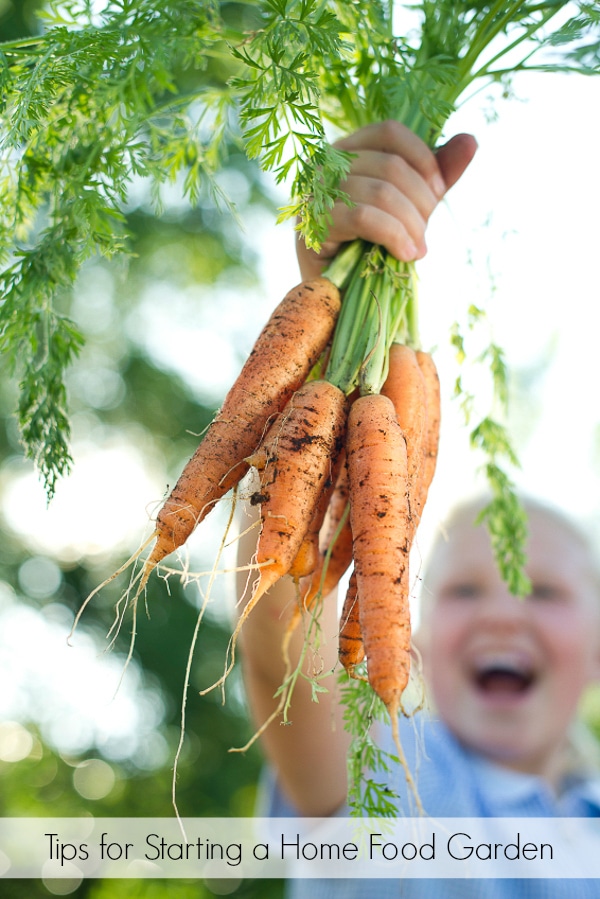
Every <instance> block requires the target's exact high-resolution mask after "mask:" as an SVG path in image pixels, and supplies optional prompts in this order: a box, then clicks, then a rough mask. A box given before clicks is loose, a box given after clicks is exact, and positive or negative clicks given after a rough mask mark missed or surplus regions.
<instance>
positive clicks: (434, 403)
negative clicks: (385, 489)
mask: <svg viewBox="0 0 600 899" xmlns="http://www.w3.org/2000/svg"><path fill="white" fill-rule="evenodd" d="M416 357H417V363H418V365H419V368H420V369H421V372H422V373H423V381H424V385H425V402H426V406H427V423H426V430H425V434H424V439H423V444H424V452H423V471H422V474H421V477H420V489H419V496H418V497H417V515H418V516H419V518H420V517H421V515H422V513H423V507H424V506H425V502H426V500H427V495H428V493H429V488H430V486H431V482H432V480H433V476H434V474H435V469H436V465H437V458H438V452H439V443H440V423H441V397H440V379H439V375H438V372H437V368H436V365H435V362H434V361H433V357H432V356H431V354H430V353H425V352H423V351H422V350H417V352H416Z"/></svg>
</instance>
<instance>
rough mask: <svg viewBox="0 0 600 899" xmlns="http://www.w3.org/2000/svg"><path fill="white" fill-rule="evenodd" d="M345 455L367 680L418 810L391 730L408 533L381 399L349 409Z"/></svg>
mask: <svg viewBox="0 0 600 899" xmlns="http://www.w3.org/2000/svg"><path fill="white" fill-rule="evenodd" d="M346 454H347V457H348V474H349V479H350V519H351V525H352V534H353V537H354V567H355V571H356V582H357V589H358V595H359V597H360V605H359V620H360V628H361V632H362V639H363V644H364V650H365V655H366V660H367V677H368V680H369V683H370V685H371V686H372V688H373V690H374V691H375V693H376V694H377V695H378V696H379V698H380V699H381V700H382V702H383V703H384V704H385V706H386V708H387V710H388V712H389V715H390V721H391V726H392V736H393V739H394V743H395V746H396V750H397V752H398V758H399V760H400V763H401V765H402V767H403V769H404V774H405V777H406V780H407V783H408V785H409V786H410V788H411V790H412V792H413V795H414V797H415V800H416V803H417V808H418V809H419V810H421V805H420V800H419V796H418V792H417V790H416V787H415V784H414V780H413V778H412V775H411V772H410V770H409V768H408V765H407V762H406V758H405V756H404V753H403V750H402V745H401V742H400V732H399V727H398V715H399V713H400V711H401V710H402V693H403V692H404V690H405V688H406V686H407V684H408V679H409V674H410V654H411V628H410V609H409V579H408V559H409V553H410V545H411V538H412V534H413V533H414V529H413V526H412V522H411V518H410V510H409V506H408V458H407V452H406V440H405V438H404V434H403V433H402V429H401V428H400V425H399V424H398V420H397V418H396V413H395V410H394V406H393V403H392V401H391V400H390V399H389V398H388V397H386V396H384V395H383V394H381V393H380V394H372V395H368V396H363V397H361V398H360V399H358V400H356V402H355V403H354V404H353V405H352V407H351V408H350V414H349V416H348V437H347V441H346Z"/></svg>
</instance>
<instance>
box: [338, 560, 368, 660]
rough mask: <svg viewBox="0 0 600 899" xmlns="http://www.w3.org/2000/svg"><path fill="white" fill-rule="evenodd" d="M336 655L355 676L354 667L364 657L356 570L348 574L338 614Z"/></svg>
mask: <svg viewBox="0 0 600 899" xmlns="http://www.w3.org/2000/svg"><path fill="white" fill-rule="evenodd" d="M338 655H339V658H340V662H341V663H342V665H343V666H344V668H345V669H346V671H347V672H348V674H349V675H350V677H357V676H358V675H357V674H356V673H355V668H356V666H357V665H359V664H360V663H361V662H362V661H363V659H364V657H365V647H364V644H363V639H362V632H361V629H360V620H359V597H358V589H357V585H356V572H354V571H353V572H352V574H351V575H350V581H349V583H348V590H347V591H346V598H345V600H344V605H343V607H342V613H341V615H340V636H339V646H338Z"/></svg>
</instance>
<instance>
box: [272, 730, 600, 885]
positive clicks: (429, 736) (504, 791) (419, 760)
mask: <svg viewBox="0 0 600 899" xmlns="http://www.w3.org/2000/svg"><path fill="white" fill-rule="evenodd" d="M417 721H418V722H419V723H418V724H417ZM401 726H402V746H403V749H404V751H405V754H406V758H407V762H408V765H409V769H410V771H411V772H414V773H415V775H416V777H415V779H416V782H417V788H418V792H419V796H420V799H421V802H422V804H423V807H424V809H425V813H426V814H428V815H430V816H432V817H435V818H456V817H468V818H487V817H491V818H499V817H510V818H528V817H537V818H545V817H561V818H563V817H577V818H598V817H600V778H599V777H587V776H580V777H572V778H570V779H569V780H568V781H567V782H565V784H564V788H563V789H562V791H561V792H560V794H559V795H556V794H555V793H554V791H553V790H552V789H551V788H550V786H549V785H548V783H547V782H546V781H545V780H544V779H542V778H540V777H536V776H532V775H528V774H521V773H519V772H515V771H512V770H509V769H507V768H503V767H500V766H498V765H495V764H493V763H491V762H489V761H487V760H486V759H484V758H482V757H480V756H478V755H477V754H475V753H473V752H472V751H470V750H468V749H466V748H465V747H464V746H462V745H461V744H460V743H459V742H458V741H457V740H456V739H455V738H454V736H453V735H452V734H451V733H450V732H449V731H448V729H447V728H446V727H445V726H444V725H443V724H442V723H441V722H439V721H435V720H431V719H429V718H425V717H424V716H417V719H416V720H415V719H409V720H404V721H403V722H402V725H401ZM380 742H381V745H382V746H383V748H384V749H387V750H389V751H390V752H391V753H394V749H393V744H392V741H391V734H390V733H389V732H387V731H386V732H385V733H384V734H383V735H382V739H381V741H380ZM266 783H267V786H266V789H265V792H264V795H263V799H264V801H265V805H264V810H263V812H262V814H263V815H264V816H273V817H294V816H295V815H296V814H297V813H296V812H295V810H294V809H293V807H292V806H291V805H290V804H289V803H288V802H287V801H286V800H285V798H284V797H283V796H282V794H281V793H280V791H279V790H278V788H277V786H276V784H275V782H274V779H273V778H272V776H270V775H269V776H268V778H267V781H266ZM390 787H391V788H392V789H393V790H394V791H395V792H396V793H397V794H398V795H399V796H400V802H401V804H402V805H403V808H402V809H401V814H407V813H408V814H412V810H411V808H410V793H409V791H408V790H407V787H406V783H405V780H404V775H403V772H402V770H401V769H400V767H399V766H398V771H397V772H396V773H395V774H394V776H393V777H392V778H391V782H390ZM340 814H341V815H344V814H347V809H342V810H340ZM598 851H599V852H600V845H599V846H598ZM286 895H287V897H288V899H365V897H371V896H377V899H594V897H600V881H598V880H596V881H590V880H583V879H570V880H560V879H550V878H548V879H520V880H516V879H500V878H497V879H483V880H482V879H472V880H468V879H463V878H461V879H456V880H453V879H446V880H439V879H412V878H411V879H405V880H382V879H377V880H366V879H355V880H347V879H344V880H342V879H338V880H336V879H328V880H308V881H306V880H291V881H289V883H288V887H287V894H286Z"/></svg>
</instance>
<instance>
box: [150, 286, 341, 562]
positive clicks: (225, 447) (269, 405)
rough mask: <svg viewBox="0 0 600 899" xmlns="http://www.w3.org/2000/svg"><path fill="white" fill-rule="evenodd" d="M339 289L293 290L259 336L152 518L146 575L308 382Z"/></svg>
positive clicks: (238, 473)
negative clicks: (153, 537)
mask: <svg viewBox="0 0 600 899" xmlns="http://www.w3.org/2000/svg"><path fill="white" fill-rule="evenodd" d="M339 308H340V296H339V291H338V289H337V288H336V287H335V285H334V284H332V282H331V281H329V280H327V279H326V278H316V279H314V280H313V281H308V282H303V283H302V284H299V285H298V286H297V287H295V288H293V289H292V290H291V291H289V293H288V294H287V295H286V296H285V298H284V299H283V300H282V301H281V303H280V304H279V306H277V308H276V309H275V311H274V312H273V314H272V315H271V317H270V319H269V321H268V322H267V324H266V325H265V327H264V328H263V330H262V332H261V334H260V335H259V337H258V339H257V341H256V343H255V345H254V348H253V349H252V352H251V353H250V356H249V357H248V359H247V360H246V362H245V364H244V366H243V368H242V371H241V373H240V375H239V377H238V378H237V380H236V382H235V384H234V385H233V387H232V388H231V390H230V391H229V393H228V394H227V397H226V398H225V401H224V403H223V406H222V408H221V409H220V411H219V413H218V414H217V416H216V417H215V419H214V420H213V422H212V423H211V425H210V426H209V428H208V430H207V432H206V434H205V436H204V438H203V440H202V442H201V443H200V445H199V447H198V449H197V450H196V452H195V453H194V455H193V456H192V458H191V459H190V460H189V462H188V463H187V465H186V466H185V468H184V470H183V472H182V474H181V475H180V477H179V480H178V481H177V483H176V484H175V487H174V488H173V490H172V491H171V493H170V495H169V497H168V499H167V500H166V502H165V503H164V505H163V507H162V508H161V510H160V512H159V513H158V516H157V520H156V538H157V539H156V543H155V546H154V548H153V550H152V552H151V554H150V556H149V557H148V559H147V562H146V572H145V578H146V579H147V577H148V575H149V574H150V572H151V570H152V569H153V568H154V567H155V566H156V565H157V564H158V563H159V562H160V561H161V560H162V559H163V558H164V557H165V556H167V555H169V553H171V552H173V551H174V550H175V549H178V548H179V547H180V546H182V545H183V544H184V543H185V541H186V540H187V539H188V537H189V536H190V534H191V533H192V531H193V530H194V528H195V527H196V526H197V525H198V524H199V522H200V521H202V519H203V518H204V517H205V516H206V515H207V514H208V513H209V512H210V510H211V509H212V508H213V506H214V504H215V503H216V502H217V500H218V499H220V498H221V497H222V496H224V495H225V493H227V492H228V491H229V490H230V489H231V487H233V486H234V485H235V484H237V483H238V482H239V481H240V480H241V478H242V477H243V475H244V474H245V473H246V471H247V470H248V464H247V462H245V459H246V457H248V456H250V454H251V453H253V452H254V450H255V449H256V447H257V446H258V445H259V443H260V441H261V439H262V438H263V436H264V434H265V431H266V429H267V427H268V424H269V422H270V420H271V419H272V418H273V417H274V416H275V415H277V413H279V412H280V411H281V409H282V408H283V407H284V406H285V404H286V403H287V401H288V400H289V399H290V397H291V396H292V394H293V393H294V391H295V390H297V389H298V388H299V387H300V386H301V385H302V384H303V383H304V381H305V380H306V378H307V377H308V374H309V373H310V371H311V369H312V368H313V366H314V365H315V363H316V362H317V360H318V359H319V357H320V355H321V353H322V352H323V351H324V349H325V347H326V346H327V343H328V341H329V339H330V337H331V333H332V331H333V328H334V326H335V322H336V319H337V315H338V312H339Z"/></svg>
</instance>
